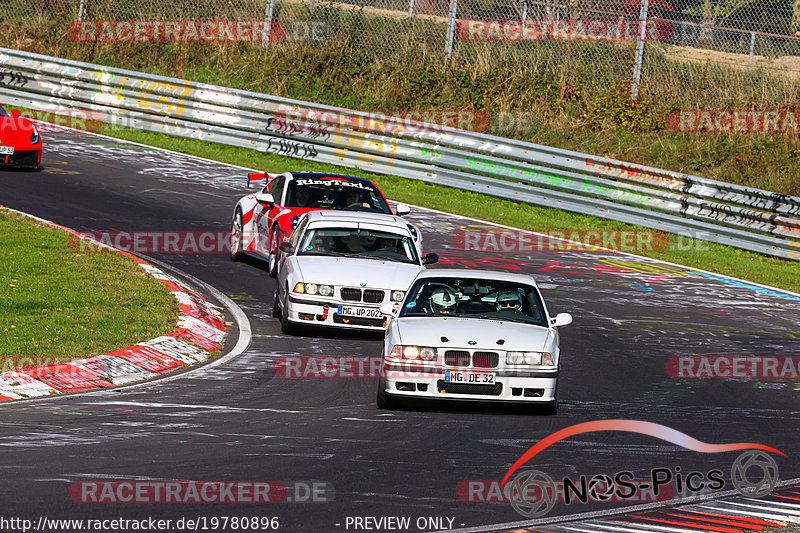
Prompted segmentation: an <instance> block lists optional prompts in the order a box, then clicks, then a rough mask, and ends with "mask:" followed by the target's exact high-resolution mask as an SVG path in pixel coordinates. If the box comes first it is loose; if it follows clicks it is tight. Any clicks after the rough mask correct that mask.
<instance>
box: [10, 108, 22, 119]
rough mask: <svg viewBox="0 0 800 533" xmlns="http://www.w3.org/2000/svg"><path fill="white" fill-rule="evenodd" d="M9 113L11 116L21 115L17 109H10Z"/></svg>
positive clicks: (17, 116)
mask: <svg viewBox="0 0 800 533" xmlns="http://www.w3.org/2000/svg"><path fill="white" fill-rule="evenodd" d="M9 114H10V115H11V117H12V118H19V117H21V116H22V111H20V110H19V109H12V110H11V111H10V112H9Z"/></svg>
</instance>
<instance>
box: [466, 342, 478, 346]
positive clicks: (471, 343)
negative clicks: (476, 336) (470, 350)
mask: <svg viewBox="0 0 800 533" xmlns="http://www.w3.org/2000/svg"><path fill="white" fill-rule="evenodd" d="M467 344H469V345H470V346H475V345H476V344H478V341H468V342H467Z"/></svg>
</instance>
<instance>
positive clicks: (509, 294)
mask: <svg viewBox="0 0 800 533" xmlns="http://www.w3.org/2000/svg"><path fill="white" fill-rule="evenodd" d="M495 305H496V307H497V310H498V311H500V310H502V309H509V310H514V311H522V300H520V298H519V294H517V293H516V292H514V291H500V292H498V293H497V299H496V300H495Z"/></svg>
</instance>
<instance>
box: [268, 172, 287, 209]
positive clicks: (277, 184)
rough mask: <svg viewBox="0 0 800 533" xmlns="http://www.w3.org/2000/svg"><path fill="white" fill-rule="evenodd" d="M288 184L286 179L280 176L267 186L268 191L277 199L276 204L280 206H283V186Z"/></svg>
mask: <svg viewBox="0 0 800 533" xmlns="http://www.w3.org/2000/svg"><path fill="white" fill-rule="evenodd" d="M285 183H286V178H285V177H283V176H279V177H277V178H275V179H274V180H272V181H271V182H269V185H267V191H268V192H269V193H270V194H271V195H272V197H273V198H274V199H275V203H276V204H279V205H283V204H281V198H282V197H283V186H284V184H285Z"/></svg>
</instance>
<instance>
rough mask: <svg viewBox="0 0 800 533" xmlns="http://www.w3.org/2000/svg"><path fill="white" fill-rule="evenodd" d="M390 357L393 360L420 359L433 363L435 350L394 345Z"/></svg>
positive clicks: (425, 347)
mask: <svg viewBox="0 0 800 533" xmlns="http://www.w3.org/2000/svg"><path fill="white" fill-rule="evenodd" d="M391 355H392V357H393V358H395V359H401V358H402V359H411V360H416V359H422V360H423V361H433V360H434V359H436V348H431V347H429V346H410V345H406V346H403V345H400V344H398V345H396V346H394V347H393V348H392V354H391Z"/></svg>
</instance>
